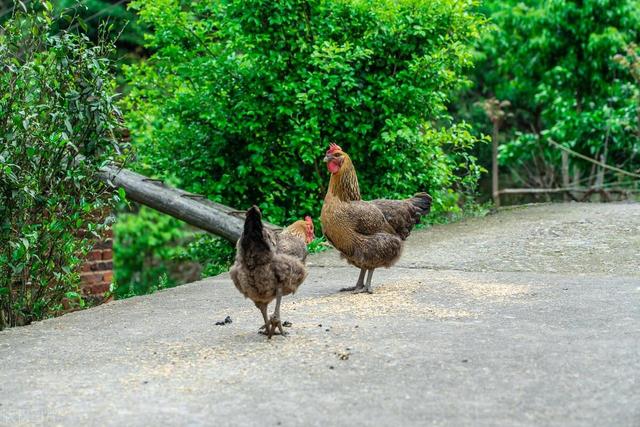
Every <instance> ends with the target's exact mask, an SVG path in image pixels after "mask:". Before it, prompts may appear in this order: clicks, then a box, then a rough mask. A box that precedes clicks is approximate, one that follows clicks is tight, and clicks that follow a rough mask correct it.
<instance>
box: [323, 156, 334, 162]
mask: <svg viewBox="0 0 640 427" xmlns="http://www.w3.org/2000/svg"><path fill="white" fill-rule="evenodd" d="M331 160H333V156H332V155H330V154H327V155H326V156H324V159H322V161H323V162H325V163H329V162H330V161H331Z"/></svg>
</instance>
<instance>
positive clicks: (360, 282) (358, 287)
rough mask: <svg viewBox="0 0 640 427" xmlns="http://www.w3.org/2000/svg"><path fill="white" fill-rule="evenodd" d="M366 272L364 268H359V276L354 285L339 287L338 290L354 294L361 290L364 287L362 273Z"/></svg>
mask: <svg viewBox="0 0 640 427" xmlns="http://www.w3.org/2000/svg"><path fill="white" fill-rule="evenodd" d="M366 272H367V270H365V269H364V268H361V269H360V276H358V281H357V282H356V285H355V286H349V287H348V288H342V289H340V292H353V293H354V294H358V293H360V292H363V289H364V274H365V273H366Z"/></svg>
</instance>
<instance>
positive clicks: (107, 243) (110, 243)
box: [93, 239, 113, 249]
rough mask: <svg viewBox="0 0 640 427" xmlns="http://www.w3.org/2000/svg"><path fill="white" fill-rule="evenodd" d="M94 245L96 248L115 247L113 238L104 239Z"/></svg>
mask: <svg viewBox="0 0 640 427" xmlns="http://www.w3.org/2000/svg"><path fill="white" fill-rule="evenodd" d="M93 247H94V248H95V249H111V248H112V247H113V240H111V239H106V240H102V241H101V242H98V243H96V244H95V245H94V246H93Z"/></svg>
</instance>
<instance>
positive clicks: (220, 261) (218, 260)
mask: <svg viewBox="0 0 640 427" xmlns="http://www.w3.org/2000/svg"><path fill="white" fill-rule="evenodd" d="M235 253H236V251H235V247H234V246H233V245H232V244H231V243H229V242H228V241H226V240H224V239H221V238H219V237H215V236H212V235H210V234H206V233H201V234H199V235H198V236H197V237H196V238H195V239H194V240H193V241H192V242H190V243H189V244H188V245H187V246H186V247H185V248H182V249H181V251H180V253H179V254H178V255H177V256H176V258H175V259H176V260H178V261H190V262H197V263H199V264H200V265H202V273H201V275H202V277H210V276H216V275H218V274H220V273H224V272H225V271H227V270H229V267H230V266H231V264H233V260H234V257H235Z"/></svg>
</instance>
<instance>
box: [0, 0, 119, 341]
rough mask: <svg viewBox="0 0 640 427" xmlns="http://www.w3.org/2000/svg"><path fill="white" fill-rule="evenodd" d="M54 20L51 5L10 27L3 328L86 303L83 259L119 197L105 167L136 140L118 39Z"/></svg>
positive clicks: (5, 51)
mask: <svg viewBox="0 0 640 427" xmlns="http://www.w3.org/2000/svg"><path fill="white" fill-rule="evenodd" d="M45 7H46V8H47V9H49V10H50V9H51V6H50V5H49V4H48V3H45ZM51 25H52V19H51V17H50V16H49V14H48V12H43V13H33V14H29V15H27V14H18V15H16V16H15V17H14V18H13V19H11V20H9V21H7V22H5V23H4V24H3V26H2V28H0V70H1V72H0V87H2V88H3V90H2V92H1V93H0V329H1V328H3V327H6V326H14V325H23V324H27V323H30V322H31V321H33V320H37V319H42V318H44V317H46V316H47V315H49V314H51V313H55V312H56V311H58V310H60V309H61V308H62V302H63V300H65V299H66V300H67V301H76V303H81V302H78V301H79V300H81V297H80V295H79V294H78V282H79V274H78V267H79V265H80V263H81V262H82V257H83V255H85V254H86V253H87V251H88V249H89V248H90V247H91V242H92V240H93V237H94V236H98V235H99V234H100V232H101V230H102V229H103V227H104V223H103V220H102V218H103V217H104V213H105V212H108V210H109V208H110V206H112V205H113V203H114V202H115V201H116V199H117V196H114V195H113V194H111V193H110V192H109V191H108V189H107V188H105V186H104V185H101V184H100V182H99V181H98V179H97V178H96V171H97V169H98V167H99V166H100V165H101V164H102V163H103V162H106V161H109V160H112V159H114V158H115V157H117V156H118V155H119V154H120V153H122V152H123V151H124V150H125V149H126V146H125V145H124V144H122V143H120V142H119V141H118V138H117V135H116V133H117V129H118V127H119V124H118V115H119V113H118V109H117V107H116V106H115V104H114V103H115V99H114V98H115V96H114V86H115V85H114V82H113V79H112V77H111V74H110V72H111V71H112V64H111V62H110V61H109V60H108V59H107V58H108V57H109V55H110V53H111V52H112V48H113V46H112V44H111V43H108V42H106V41H105V40H101V41H100V43H99V44H98V45H92V44H91V43H89V42H88V40H87V39H86V38H85V37H83V36H78V35H73V34H68V33H64V32H63V33H60V34H56V35H52V33H51V32H50V31H51ZM79 154H80V155H82V156H84V157H83V158H78V157H77V156H78V155H79Z"/></svg>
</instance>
